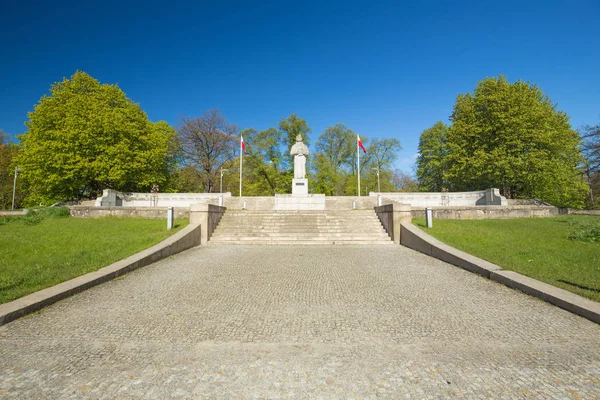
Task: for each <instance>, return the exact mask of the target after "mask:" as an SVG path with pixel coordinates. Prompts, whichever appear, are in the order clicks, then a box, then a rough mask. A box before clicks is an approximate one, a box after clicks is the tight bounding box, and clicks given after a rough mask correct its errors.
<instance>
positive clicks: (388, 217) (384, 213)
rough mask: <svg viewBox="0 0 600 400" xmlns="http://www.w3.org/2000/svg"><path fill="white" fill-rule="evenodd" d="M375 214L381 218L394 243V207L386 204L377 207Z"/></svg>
mask: <svg viewBox="0 0 600 400" xmlns="http://www.w3.org/2000/svg"><path fill="white" fill-rule="evenodd" d="M375 214H377V217H378V218H379V221H380V222H381V225H383V229H385V231H386V232H387V233H388V235H389V236H390V238H391V239H392V241H393V240H394V215H393V214H394V205H393V204H385V205H383V206H378V207H375Z"/></svg>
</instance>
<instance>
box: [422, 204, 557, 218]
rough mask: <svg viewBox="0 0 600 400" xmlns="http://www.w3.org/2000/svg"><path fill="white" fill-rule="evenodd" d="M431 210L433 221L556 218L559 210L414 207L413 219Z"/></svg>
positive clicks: (511, 207)
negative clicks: (427, 209)
mask: <svg viewBox="0 0 600 400" xmlns="http://www.w3.org/2000/svg"><path fill="white" fill-rule="evenodd" d="M426 208H431V210H432V212H433V219H434V220H435V219H509V218H533V217H554V216H556V215H558V208H556V207H548V206H503V207H498V206H477V207H414V206H413V207H412V211H411V213H412V216H413V218H424V217H425V209H426Z"/></svg>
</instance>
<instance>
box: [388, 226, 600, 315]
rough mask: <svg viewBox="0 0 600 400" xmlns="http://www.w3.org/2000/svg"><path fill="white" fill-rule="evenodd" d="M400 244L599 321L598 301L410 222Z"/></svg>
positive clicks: (403, 228)
mask: <svg viewBox="0 0 600 400" xmlns="http://www.w3.org/2000/svg"><path fill="white" fill-rule="evenodd" d="M400 241H401V242H400V244H401V245H403V246H406V247H409V248H411V249H413V250H417V251H419V252H421V253H424V254H427V255H428V256H432V257H435V258H437V259H439V260H442V261H445V262H447V263H449V264H453V265H456V266H457V267H460V268H463V269H466V270H467V271H471V272H475V273H476V274H479V275H481V276H484V277H486V278H488V279H491V280H493V281H496V282H498V283H502V284H503V285H506V286H508V287H510V288H513V289H517V290H520V291H522V292H524V293H526V294H528V295H530V296H535V297H538V298H540V299H542V300H544V301H546V302H548V303H550V304H553V305H555V306H557V307H560V308H562V309H564V310H567V311H570V312H572V313H574V314H577V315H580V316H582V317H584V318H587V319H589V320H590V321H593V322H596V323H597V324H600V303H598V302H595V301H593V300H589V299H586V298H585V297H582V296H579V295H576V294H574V293H571V292H569V291H566V290H564V289H560V288H557V287H554V286H552V285H549V284H547V283H544V282H540V281H538V280H535V279H533V278H529V277H527V276H524V275H521V274H519V273H517V272H514V271H505V270H503V269H502V268H501V267H500V266H498V265H496V264H492V263H491V262H488V261H485V260H482V259H481V258H478V257H475V256H473V255H471V254H468V253H465V252H464V251H460V250H458V249H455V248H454V247H451V246H448V245H447V244H445V243H442V242H440V241H439V240H437V239H436V238H434V237H433V236H431V235H428V234H427V233H425V232H423V231H422V230H420V229H419V228H417V227H416V226H414V225H413V224H402V232H401V235H400Z"/></svg>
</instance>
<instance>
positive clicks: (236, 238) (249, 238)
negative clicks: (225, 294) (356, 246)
mask: <svg viewBox="0 0 600 400" xmlns="http://www.w3.org/2000/svg"><path fill="white" fill-rule="evenodd" d="M278 240H285V241H294V240H300V241H307V242H323V241H325V242H326V241H332V240H333V241H335V240H360V241H364V242H391V240H390V239H389V237H388V238H381V237H371V236H334V237H332V236H323V237H321V236H313V237H302V236H283V237H278V236H274V237H272V236H219V237H217V238H215V237H214V236H213V237H212V238H211V240H210V241H212V242H255V241H278Z"/></svg>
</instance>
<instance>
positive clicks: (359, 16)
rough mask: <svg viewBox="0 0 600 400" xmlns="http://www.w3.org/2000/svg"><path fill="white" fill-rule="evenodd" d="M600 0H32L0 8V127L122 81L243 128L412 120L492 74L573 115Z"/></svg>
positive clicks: (582, 119) (382, 133) (381, 133)
mask: <svg viewBox="0 0 600 400" xmlns="http://www.w3.org/2000/svg"><path fill="white" fill-rule="evenodd" d="M599 17H600V2H599V1H598V0H588V1H586V0H581V1H579V0H574V1H569V2H567V1H552V0H547V1H527V0H523V1H471V2H463V1H452V2H450V1H439V2H436V1H428V2H426V1H421V2H418V1H414V2H404V1H374V0H371V1H351V0H350V1H326V0H321V1H310V0H304V1H262V2H252V1H222V2H218V1H211V2H203V1H193V2H184V1H171V2H152V1H118V2H115V1H89V2H81V1H45V0H40V1H30V0H21V1H14V0H2V2H1V8H0V129H3V130H4V131H6V132H7V133H9V134H11V135H15V134H19V133H22V132H24V130H25V127H24V125H23V124H24V122H25V121H26V120H27V112H29V111H31V110H33V106H34V104H35V103H37V102H38V101H39V99H40V97H41V96H42V95H44V94H46V93H48V91H49V88H50V86H51V84H52V83H54V82H56V81H60V80H62V79H63V78H64V77H70V76H71V75H72V74H73V73H74V72H75V71H76V70H82V71H85V72H87V73H89V74H90V75H92V76H93V77H95V78H96V79H98V80H100V81H101V82H102V83H117V84H118V85H119V86H120V87H121V88H122V89H123V90H124V91H125V93H126V94H127V96H128V97H129V98H131V99H133V100H134V101H136V102H138V103H140V105H141V107H142V108H143V109H144V110H145V111H146V112H147V113H148V116H149V117H150V119H151V120H153V121H157V120H166V121H168V122H169V123H171V124H173V125H174V126H177V123H178V120H179V118H180V117H181V116H187V117H193V116H198V115H201V114H202V113H203V112H204V111H205V110H207V109H210V108H214V107H218V108H220V109H221V112H222V113H223V114H224V115H225V116H226V117H227V118H228V119H229V120H230V121H231V122H233V123H235V124H237V125H238V127H240V129H244V128H249V127H253V128H255V129H257V130H262V129H267V128H269V127H271V126H277V123H278V122H279V120H280V119H281V118H283V117H286V116H288V115H290V114H291V113H294V112H295V113H297V114H298V115H299V116H301V117H302V118H304V119H306V120H307V122H308V124H309V125H310V126H311V127H312V130H313V134H312V143H315V141H316V138H317V136H318V135H319V134H320V133H321V132H322V131H323V130H324V129H325V128H326V127H327V126H329V125H333V124H335V123H337V122H343V123H345V124H346V125H347V126H349V127H350V128H352V129H353V130H355V131H356V132H358V133H360V134H361V137H362V136H364V137H397V138H398V139H399V140H400V141H401V143H402V145H403V147H404V150H403V151H402V152H401V154H400V158H399V160H398V162H397V165H396V166H397V167H399V168H402V169H404V170H407V171H410V169H411V167H412V165H413V162H414V156H415V154H416V152H417V145H418V140H419V135H420V133H421V132H422V131H423V130H424V129H426V128H428V127H429V126H431V125H433V124H434V123H435V122H436V121H438V120H442V121H444V122H447V121H448V117H449V116H450V114H451V112H452V106H453V105H454V102H455V99H456V96H457V94H459V93H466V92H469V91H472V90H473V89H474V87H475V85H476V84H477V82H478V81H479V80H481V79H483V78H485V77H487V76H497V75H499V74H504V75H506V76H508V78H509V80H511V81H514V80H517V79H521V80H526V81H530V82H532V83H536V84H537V85H538V86H540V87H541V88H542V90H543V91H544V92H545V93H546V94H548V95H549V96H550V98H551V99H552V101H554V102H555V103H557V104H558V108H559V109H561V110H563V111H565V112H566V113H567V114H568V115H569V116H570V117H571V123H572V125H573V127H574V128H577V127H579V126H581V125H582V124H597V123H599V122H600V73H599V72H600V67H599V66H600V62H599V61H600V24H598V20H599Z"/></svg>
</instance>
